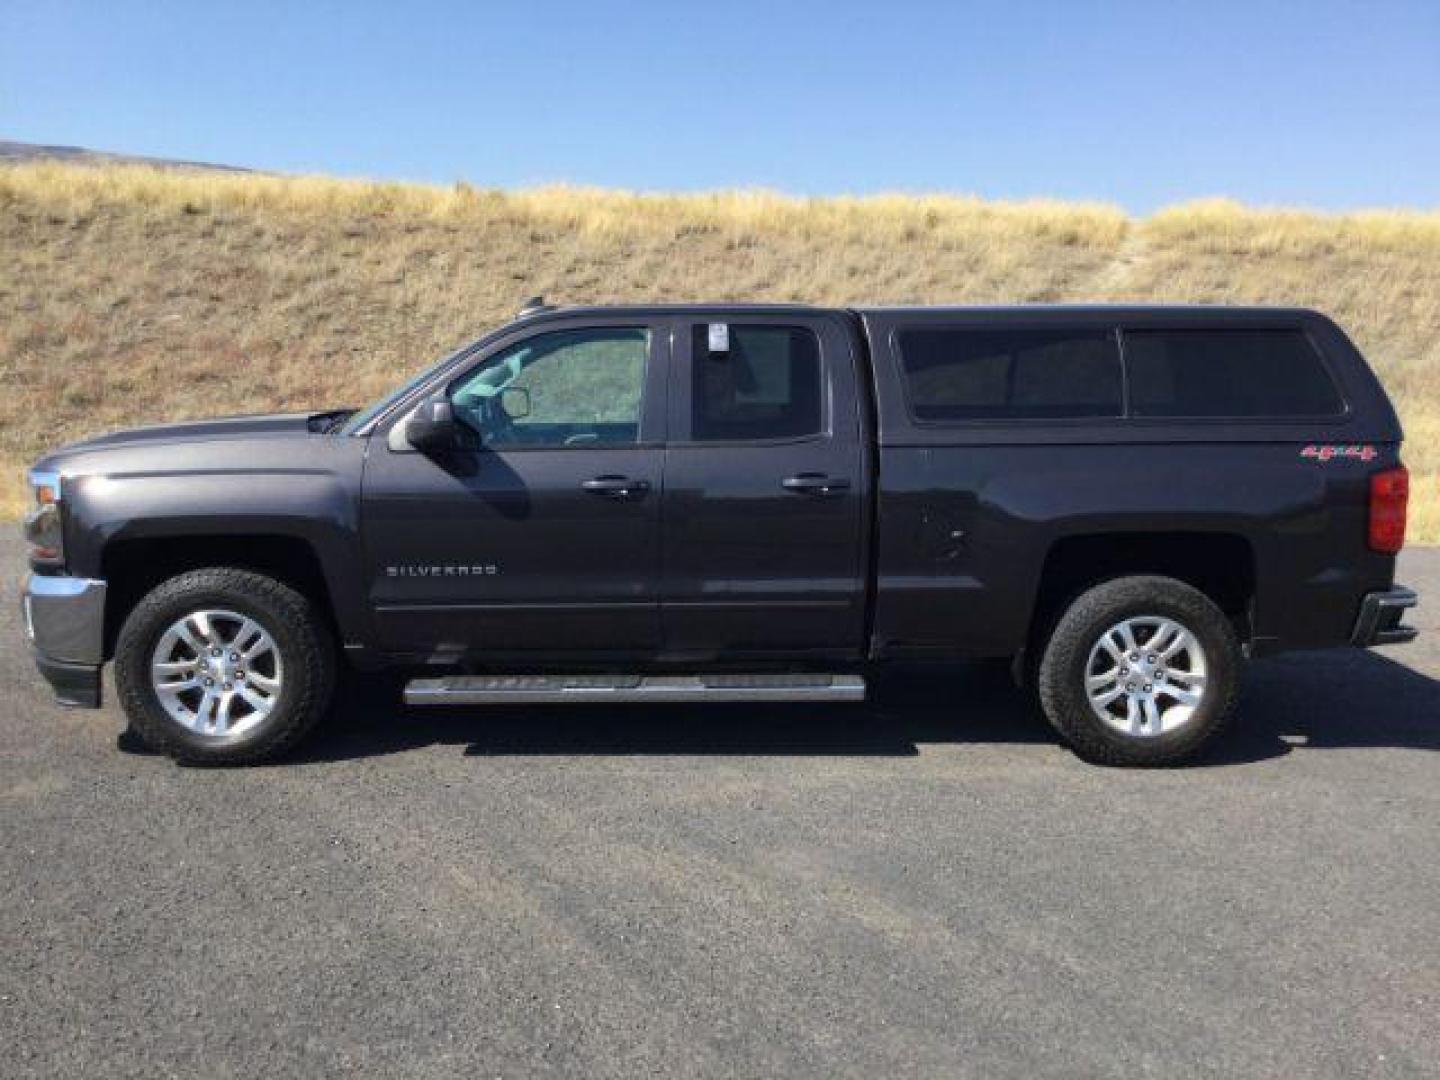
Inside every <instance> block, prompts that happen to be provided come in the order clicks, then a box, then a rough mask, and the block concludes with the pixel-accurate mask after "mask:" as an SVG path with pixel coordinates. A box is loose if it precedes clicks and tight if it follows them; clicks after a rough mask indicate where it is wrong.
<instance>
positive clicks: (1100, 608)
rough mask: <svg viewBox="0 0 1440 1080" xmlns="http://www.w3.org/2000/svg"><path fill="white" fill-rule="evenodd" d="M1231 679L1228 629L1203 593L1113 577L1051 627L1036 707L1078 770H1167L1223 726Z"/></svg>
mask: <svg viewBox="0 0 1440 1080" xmlns="http://www.w3.org/2000/svg"><path fill="white" fill-rule="evenodd" d="M1239 670H1240V646H1239V641H1238V640H1237V638H1236V635H1235V631H1234V628H1233V627H1232V626H1231V625H1230V621H1229V619H1227V618H1226V617H1225V614H1224V612H1222V611H1221V610H1220V609H1219V608H1217V607H1216V606H1215V604H1214V603H1213V602H1211V600H1210V599H1209V598H1208V597H1207V596H1205V594H1204V593H1202V592H1200V591H1199V590H1197V589H1194V588H1192V587H1191V586H1189V585H1186V584H1185V583H1184V582H1181V581H1176V580H1175V579H1173V578H1166V577H1150V576H1145V577H1139V576H1137V577H1126V578H1118V579H1116V580H1114V581H1107V582H1105V583H1103V584H1101V585H1097V586H1095V587H1094V588H1092V589H1090V590H1089V591H1088V592H1086V593H1084V594H1082V595H1081V596H1080V597H1079V598H1078V599H1077V600H1076V601H1075V602H1074V603H1073V604H1071V605H1070V607H1069V609H1068V610H1066V612H1065V613H1064V615H1062V616H1061V618H1060V621H1059V622H1058V623H1056V625H1055V629H1054V632H1053V633H1052V634H1051V635H1050V640H1049V642H1048V643H1047V644H1046V646H1045V652H1044V655H1043V656H1042V658H1041V661H1040V671H1039V680H1038V683H1039V692H1040V702H1041V705H1042V707H1043V708H1044V710H1045V715H1046V717H1047V718H1048V719H1049V721H1050V723H1051V725H1052V726H1054V728H1055V729H1056V730H1057V731H1058V732H1060V734H1061V735H1062V736H1064V738H1065V739H1066V741H1067V742H1069V743H1070V745H1071V746H1072V747H1074V749H1075V752H1076V753H1078V754H1079V755H1080V756H1081V757H1083V758H1085V759H1086V760H1087V761H1094V762H1097V763H1100V764H1106V765H1168V764H1172V763H1174V762H1177V761H1180V760H1182V759H1184V758H1186V757H1188V756H1189V755H1191V754H1193V753H1194V752H1195V751H1196V750H1198V749H1199V747H1200V746H1201V745H1202V744H1204V743H1205V742H1207V741H1208V740H1209V739H1210V738H1212V737H1213V736H1214V735H1215V733H1216V732H1217V731H1219V730H1220V728H1221V727H1222V726H1223V725H1224V723H1225V721H1226V720H1227V719H1228V718H1229V715H1230V713H1231V711H1232V710H1233V707H1234V700H1235V693H1236V689H1237V684H1238V681H1239Z"/></svg>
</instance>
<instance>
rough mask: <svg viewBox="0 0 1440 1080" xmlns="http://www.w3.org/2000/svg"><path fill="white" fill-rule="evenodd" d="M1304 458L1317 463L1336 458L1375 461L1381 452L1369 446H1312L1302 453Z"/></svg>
mask: <svg viewBox="0 0 1440 1080" xmlns="http://www.w3.org/2000/svg"><path fill="white" fill-rule="evenodd" d="M1300 456H1301V457H1303V458H1314V459H1315V460H1316V461H1333V460H1335V458H1356V459H1358V460H1360V461H1374V460H1375V459H1376V458H1377V457H1379V456H1380V451H1379V450H1376V449H1375V447H1373V446H1369V445H1360V444H1358V443H1357V444H1352V445H1349V446H1316V445H1315V444H1313V443H1312V444H1311V445H1309V446H1307V447H1305V449H1304V450H1301V451H1300Z"/></svg>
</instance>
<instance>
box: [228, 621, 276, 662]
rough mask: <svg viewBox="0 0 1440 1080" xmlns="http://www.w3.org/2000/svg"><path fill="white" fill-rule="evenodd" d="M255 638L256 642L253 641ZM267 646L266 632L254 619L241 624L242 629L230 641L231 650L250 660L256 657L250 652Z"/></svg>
mask: <svg viewBox="0 0 1440 1080" xmlns="http://www.w3.org/2000/svg"><path fill="white" fill-rule="evenodd" d="M251 638H254V639H255V640H254V641H251ZM266 644H267V639H266V637H265V631H263V630H261V629H260V627H259V625H258V624H257V623H256V622H255V620H254V619H246V620H245V621H244V622H243V623H241V624H240V629H239V630H236V631H235V636H234V637H233V638H231V639H230V648H232V649H234V650H235V651H236V652H238V653H239V654H240V655H241V656H243V657H245V659H246V660H249V659H250V658H251V656H253V655H254V653H252V652H251V651H250V650H251V649H255V650H259V649H260V648H261V647H262V646H264V645H266Z"/></svg>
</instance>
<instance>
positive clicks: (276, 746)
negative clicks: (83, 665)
mask: <svg viewBox="0 0 1440 1080" xmlns="http://www.w3.org/2000/svg"><path fill="white" fill-rule="evenodd" d="M334 683H335V655H334V646H333V643H332V640H331V636H330V632H329V630H328V628H327V626H326V624H325V621H324V619H323V618H322V616H321V614H320V612H319V611H318V610H317V609H316V607H315V605H314V604H312V603H311V602H310V601H309V600H308V599H306V598H305V597H304V596H302V595H301V594H300V593H298V592H296V591H295V590H294V589H291V588H290V587H289V586H287V585H284V584H282V583H281V582H279V581H276V580H275V579H273V578H270V577H266V576H265V575H263V574H257V573H254V572H252V571H249V570H237V569H230V568H215V569H208V570H194V571H191V572H189V573H185V574H181V575H179V576H178V577H174V578H171V579H170V580H169V581H166V582H164V583H162V584H160V585H158V586H156V588H155V589H153V590H152V591H151V592H150V593H149V594H148V595H146V596H145V597H144V599H142V600H141V601H140V603H139V604H137V605H136V606H135V609H134V610H133V611H132V612H131V613H130V615H129V617H128V618H127V619H126V620H125V625H124V626H123V627H122V628H121V630H120V636H119V639H118V640H117V642H116V646H115V686H116V690H117V691H118V692H119V697H120V701H121V704H122V705H123V706H124V708H125V712H126V714H127V715H128V716H129V718H130V722H131V724H132V725H133V726H134V728H135V730H136V731H138V732H139V733H140V735H141V737H143V738H144V739H145V741H146V742H147V743H149V744H150V745H151V746H152V747H154V748H155V749H157V750H159V751H161V752H162V753H165V754H169V755H170V756H171V757H174V758H175V759H177V760H180V761H191V762H213V763H216V764H242V763H252V762H259V761H263V760H267V759H270V758H273V757H276V756H278V755H279V754H281V753H283V752H284V751H286V750H288V749H289V748H290V747H292V746H293V745H294V744H295V743H297V742H298V741H299V740H300V739H301V738H302V737H303V736H304V735H305V734H306V733H307V732H308V731H309V730H310V729H311V728H312V727H313V726H314V725H315V723H316V722H317V721H318V720H319V719H320V717H321V716H322V715H323V714H324V712H325V709H326V708H327V707H328V705H329V702H330V697H331V693H332V691H333V688H334Z"/></svg>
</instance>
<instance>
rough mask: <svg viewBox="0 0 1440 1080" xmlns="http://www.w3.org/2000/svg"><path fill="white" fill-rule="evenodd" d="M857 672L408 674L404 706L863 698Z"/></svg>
mask: <svg viewBox="0 0 1440 1080" xmlns="http://www.w3.org/2000/svg"><path fill="white" fill-rule="evenodd" d="M864 698H865V680H864V678H863V677H861V676H859V675H719V674H717V675H643V676H642V675H484V676H469V677H457V678H450V679H412V680H410V682H409V683H407V684H406V686H405V704H407V705H554V704H557V703H561V702H565V703H571V702H573V703H575V704H580V703H583V702H587V701H590V702H593V701H610V702H617V701H863V700H864Z"/></svg>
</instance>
